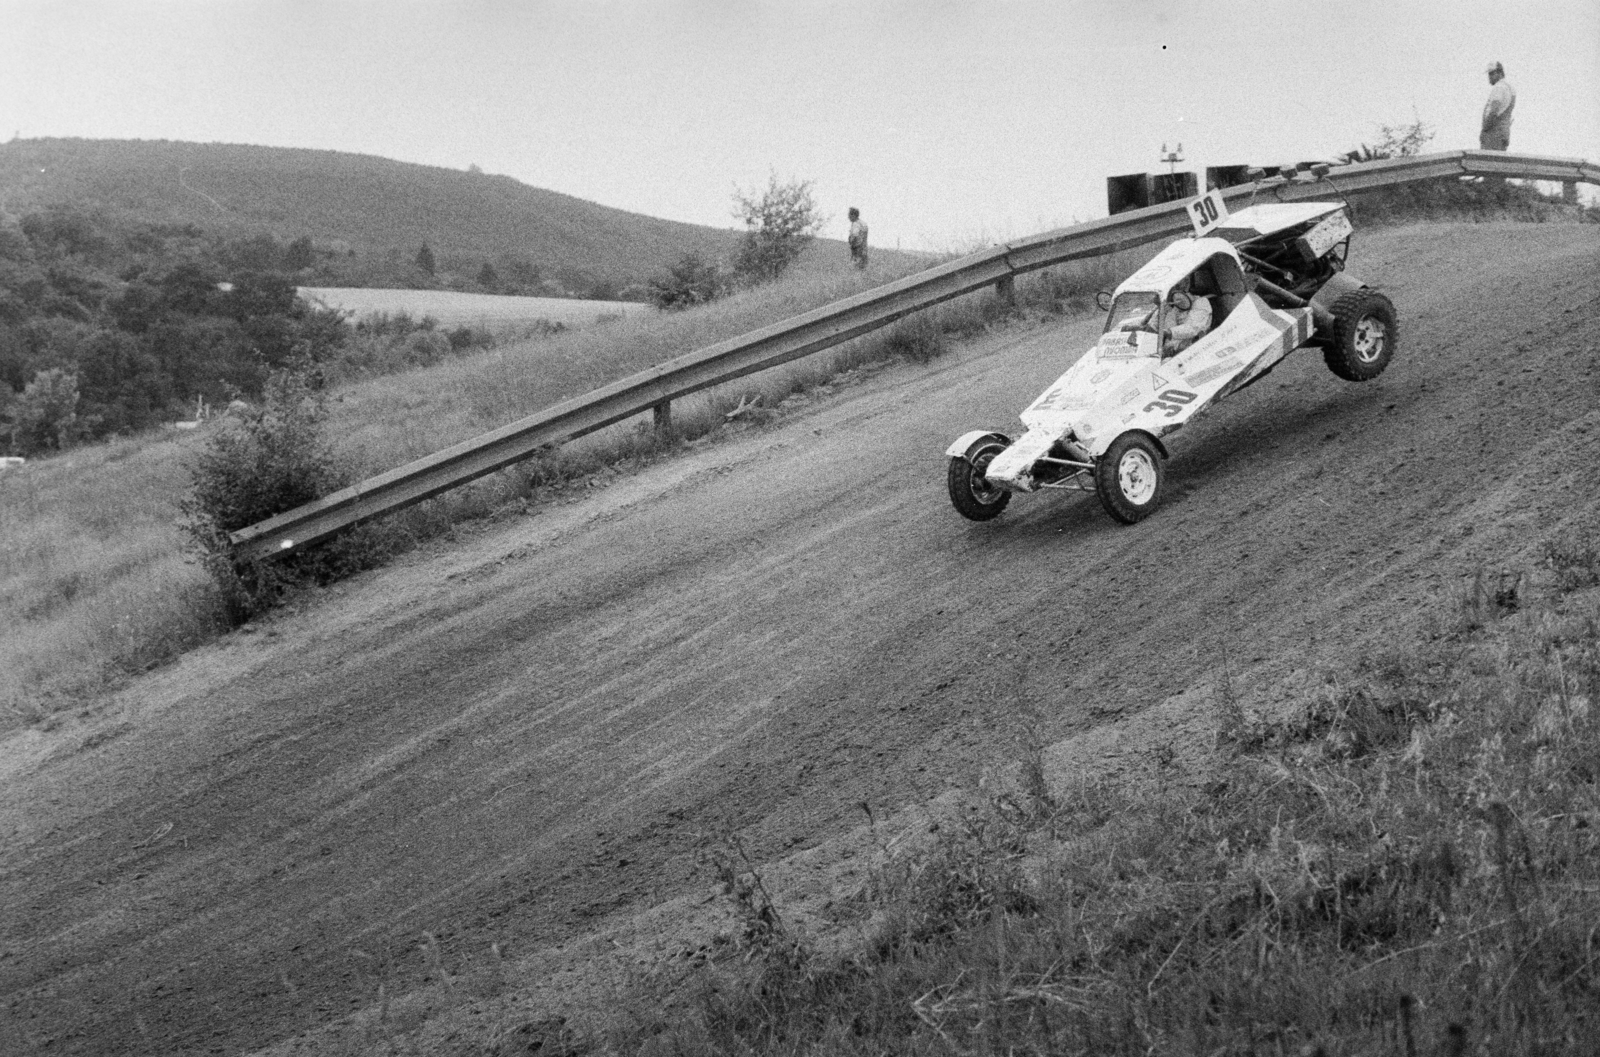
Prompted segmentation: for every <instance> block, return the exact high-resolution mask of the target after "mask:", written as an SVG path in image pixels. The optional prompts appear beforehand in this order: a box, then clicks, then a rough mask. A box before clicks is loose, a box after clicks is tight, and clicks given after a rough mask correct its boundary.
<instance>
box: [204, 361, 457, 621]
mask: <svg viewBox="0 0 1600 1057" xmlns="http://www.w3.org/2000/svg"><path fill="white" fill-rule="evenodd" d="M440 340H441V341H442V340H443V339H442V338H441V339H440ZM324 417H325V408H324V405H323V397H322V394H321V392H320V391H319V390H318V389H317V388H316V387H315V386H314V385H313V383H312V380H311V378H310V377H309V372H307V371H306V370H303V369H302V370H284V371H279V372H278V373H276V374H274V375H273V376H272V378H271V379H270V380H269V381H268V383H267V388H266V395H265V399H264V400H263V402H262V403H261V404H260V405H258V406H254V407H246V408H244V409H243V410H242V411H235V412H232V413H230V415H229V418H228V419H227V420H226V421H225V422H224V424H223V425H221V426H220V427H218V428H217V431H216V432H215V433H214V434H213V435H212V436H211V438H210V440H209V442H208V443H207V445H206V447H205V449H204V450H203V451H202V452H201V453H200V457H199V459H198V460H197V461H196V463H195V464H194V466H193V468H192V474H193V486H192V488H191V490H190V492H189V495H188V496H186V497H185V498H184V499H183V500H181V501H180V503H179V508H180V510H181V511H182V513H183V516H184V520H183V529H184V532H185V534H186V535H187V536H188V537H189V544H190V546H189V550H190V551H191V553H193V554H195V555H196V556H197V557H198V559H199V562H200V564H201V565H202V566H203V567H204V568H205V570H206V571H207V572H208V573H209V574H210V575H211V577H212V579H213V580H214V581H215V582H216V584H217V587H218V588H219V589H220V591H221V594H222V602H223V605H224V607H225V608H226V610H227V614H228V618H229V620H230V621H231V622H233V623H235V624H239V623H243V622H244V621H245V620H247V619H249V618H250V616H252V615H253V614H254V613H256V612H259V611H260V610H262V609H265V608H268V607H270V606H271V605H273V604H274V603H276V602H277V601H278V600H279V598H280V597H281V596H282V595H283V593H284V591H286V590H287V589H288V588H290V587H293V586H295V585H296V584H301V583H311V582H325V581H327V580H331V579H334V578H336V577H338V576H341V575H345V574H347V573H350V572H354V571H355V570H357V569H360V568H363V567H365V566H367V565H369V564H371V562H372V561H374V560H376V559H378V558H379V557H381V554H379V553H377V552H378V551H380V550H381V549H382V548H381V547H378V546H376V545H375V544H376V537H375V536H374V535H373V533H372V532H371V530H367V529H358V530H356V531H355V532H354V533H347V534H344V535H341V536H338V537H335V538H334V539H332V540H329V541H328V542H326V543H323V544H320V545H317V546H313V547H308V548H305V549H304V550H303V551H296V552H295V553H294V554H293V555H290V556H289V557H288V558H287V559H286V560H284V561H256V562H241V561H237V560H235V557H234V554H233V549H232V546H231V544H230V543H229V540H228V535H229V533H231V532H235V531H237V530H239V529H242V528H245V527H247V526H249V525H254V524H257V523H258V522H261V521H265V520H266V519H267V518H270V517H272V516H274V515H276V514H281V513H283V512H284V511H286V510H292V509H294V508H295V507H297V506H301V505H302V504H305V503H309V502H311V501H312V500H314V499H317V498H320V497H321V496H324V495H327V494H328V493H329V492H332V491H334V490H336V489H339V488H342V487H344V486H345V485H346V484H348V483H350V480H351V478H352V474H351V473H350V472H349V471H348V470H347V469H346V468H344V467H342V466H341V465H340V464H339V462H338V460H337V459H335V457H334V455H333V452H332V450H331V449H330V448H329V447H328V445H327V443H326V442H325V441H324V440H323V438H322V421H323V418H324Z"/></svg>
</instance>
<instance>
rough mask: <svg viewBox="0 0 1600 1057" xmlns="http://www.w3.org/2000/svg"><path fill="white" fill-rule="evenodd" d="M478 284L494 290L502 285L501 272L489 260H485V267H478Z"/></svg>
mask: <svg viewBox="0 0 1600 1057" xmlns="http://www.w3.org/2000/svg"><path fill="white" fill-rule="evenodd" d="M478 285H479V286H481V287H483V288H484V289H485V290H493V289H495V288H496V287H498V286H499V285H500V273H499V272H497V271H495V270H494V265H492V264H490V263H489V262H488V261H484V262H483V267H482V268H479V269H478Z"/></svg>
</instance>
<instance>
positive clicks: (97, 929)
mask: <svg viewBox="0 0 1600 1057" xmlns="http://www.w3.org/2000/svg"><path fill="white" fill-rule="evenodd" d="M1352 256H1353V258H1354V259H1353V260H1352V261H1351V268H1352V271H1353V272H1354V273H1355V274H1358V275H1361V276H1362V277H1363V278H1366V279H1368V280H1369V281H1371V282H1374V283H1377V284H1380V285H1381V286H1382V288H1383V289H1384V291H1385V292H1386V293H1388V294H1389V296H1390V297H1392V298H1393V299H1394V301H1395V303H1396V305H1397V306H1398V307H1399V312H1400V318H1401V327H1402V337H1401V342H1400V351H1399V354H1398V356H1397V357H1396V359H1395V361H1394V363H1393V365H1392V366H1391V367H1390V368H1389V370H1388V371H1387V372H1386V373H1385V374H1384V375H1383V376H1382V377H1381V378H1379V379H1378V380H1376V381H1373V382H1370V383H1366V384H1363V385H1356V384H1351V383H1346V382H1341V381H1339V380H1338V379H1336V378H1334V377H1333V375H1332V374H1331V373H1330V372H1329V371H1328V370H1327V368H1326V367H1325V366H1324V364H1323V362H1322V359H1321V357H1320V355H1318V354H1317V353H1315V352H1314V351H1310V352H1301V353H1296V354H1295V355H1293V356H1291V357H1290V359H1289V360H1288V361H1286V362H1285V364H1284V365H1283V366H1282V367H1280V368H1279V369H1278V370H1277V371H1276V372H1275V373H1274V374H1273V375H1272V376H1271V377H1270V378H1268V379H1266V380H1265V381H1263V382H1262V383H1261V384H1259V385H1257V386H1254V387H1252V388H1251V389H1249V390H1248V391H1246V392H1245V393H1242V394H1240V395H1239V396H1238V397H1236V398H1235V399H1234V400H1232V401H1230V402H1229V403H1228V404H1226V405H1224V406H1222V407H1220V408H1219V409H1218V410H1217V411H1216V412H1214V413H1213V414H1211V415H1209V416H1207V417H1206V418H1204V419H1202V420H1200V421H1199V422H1197V423H1195V424H1194V425H1193V426H1191V427H1189V428H1188V429H1186V430H1185V431H1184V432H1183V433H1182V434H1181V435H1179V436H1178V437H1177V438H1175V440H1174V442H1173V445H1172V447H1173V453H1174V457H1173V459H1172V460H1171V461H1170V463H1169V464H1168V467H1167V469H1168V472H1169V473H1170V475H1171V477H1170V481H1171V492H1170V496H1169V499H1168V502H1167V504H1166V505H1164V506H1163V508H1162V509H1161V510H1160V511H1159V512H1158V513H1157V514H1156V515H1155V516H1154V517H1152V518H1150V519H1149V520H1147V521H1145V522H1142V523H1140V524H1138V525H1135V526H1120V525H1117V524H1114V523H1113V522H1111V521H1110V519H1108V518H1107V517H1106V516H1105V515H1104V514H1103V513H1102V511H1101V510H1100V507H1099V504H1098V503H1097V502H1096V501H1095V499H1094V498H1093V497H1092V496H1087V495H1081V496H1074V495H1065V496H1056V495H1043V496H1033V497H1025V498H1022V499H1019V500H1018V501H1017V502H1015V503H1013V504H1012V506H1011V508H1010V509H1009V510H1008V511H1007V512H1006V513H1005V515H1003V516H1002V517H1001V518H999V519H998V520H996V521H994V522H991V523H986V524H981V525H979V524H972V523H969V522H965V521H963V520H962V519H961V518H960V517H959V516H958V515H956V513H955V512H954V511H953V510H951V509H950V506H949V501H948V499H947V498H946V495H945V485H944V475H945V457H944V449H945V446H946V445H947V444H948V443H949V441H950V440H951V439H952V438H953V437H955V436H957V435H958V434H959V433H961V432H963V431H965V430H967V429H971V428H979V427H992V428H1000V429H1007V428H1015V425H1016V416H1017V413H1018V411H1019V410H1020V409H1021V408H1022V407H1024V406H1026V405H1027V404H1028V402H1030V401H1031V400H1032V399H1033V398H1034V397H1036V396H1037V395H1038V393H1039V392H1041V391H1042V390H1043V389H1044V388H1045V387H1046V386H1047V385H1048V383H1049V382H1050V381H1052V380H1053V379H1054V378H1055V377H1056V376H1057V375H1058V374H1059V373H1060V372H1061V371H1062V370H1064V369H1065V367H1066V366H1067V365H1068V364H1069V363H1070V362H1071V361H1072V360H1073V359H1074V358H1076V357H1077V356H1078V355H1081V353H1082V351H1083V350H1084V349H1085V348H1086V347H1087V344H1088V343H1089V342H1090V341H1092V340H1093V337H1094V335H1095V333H1096V332H1097V330H1098V328H1099V321H1098V320H1097V319H1092V318H1083V319H1079V320H1076V321H1071V322H1067V323H1064V324H1062V325H1059V326H1051V327H1047V328H1041V329H1038V330H1032V331H1013V332H1001V333H997V334H994V335H991V336H990V337H988V338H985V339H983V340H980V341H978V342H975V343H973V344H971V345H970V346H967V347H964V348H961V349H959V350H957V351H956V352H955V353H953V354H952V355H950V356H948V357H946V358H943V359H940V360H937V361H935V362H934V363H933V365H931V366H929V367H925V368H923V367H914V366H909V365H906V366H898V367H895V368H892V369H889V370H885V371H883V372H880V373H878V374H876V375H874V376H873V377H872V378H871V379H870V380H868V381H866V382H864V383H863V384H861V385H859V386H856V387H853V388H849V389H846V390H844V391H842V392H840V393H838V394H836V395H834V396H832V397H829V398H826V399H822V400H818V401H816V402H814V403H812V404H811V405H809V407H808V408H807V409H805V410H802V411H800V412H798V413H795V414H793V415H791V416H789V417H788V418H786V419H783V420H781V421H780V424H779V425H778V426H777V427H775V428H770V429H753V430H750V431H747V432H745V433H743V434H740V435H737V436H735V437H733V438H731V439H729V440H727V441H725V442H721V443H713V444H706V445H700V446H697V447H695V448H694V449H692V450H689V451H687V452H685V453H684V454H683V455H682V456H680V457H677V458H674V459H672V460H669V461H667V462H664V463H661V464H658V465H656V466H653V467H650V468H648V469H647V470H645V471H644V472H641V473H639V474H637V475H632V476H622V477H620V478H617V479H615V480H614V483H611V484H610V485H609V486H608V487H605V488H602V489H597V490H596V491H595V492H594V493H593V494H591V495H590V496H588V497H587V498H584V499H582V500H580V501H576V502H572V503H567V504H555V505H551V506H548V507H544V508H536V510H537V511H538V512H537V513H535V514H534V515H533V516H530V517H516V518H513V519H510V520H509V521H507V522H505V523H503V524H500V525H495V526H490V527H488V528H486V529H485V530H484V531H483V532H481V533H479V534H476V535H469V538H468V539H466V540H465V541H463V542H462V543H461V544H460V546H459V547H458V548H457V549H455V550H450V551H445V550H442V549H439V548H435V549H433V550H431V551H425V552H418V553H416V554H414V555H411V556H409V557H407V558H406V559H404V560H402V561H401V562H398V563H397V564H395V565H394V566H392V567H390V568H387V569H382V570H378V571H377V572H375V573H371V574H366V575H364V576H362V577H359V578H357V579H356V580H354V581H352V582H350V583H348V584H346V585H343V586H341V587H340V588H338V589H337V590H336V591H328V592H325V593H324V594H323V596H322V598H321V600H320V601H319V602H318V603H317V604H315V605H312V606H309V607H308V608H306V609H305V610H304V611H302V612H299V613H297V614H288V613H286V614H282V615H281V616H279V617H278V618H276V619H274V620H272V621H270V622H268V623H267V624H266V626H265V627H263V628H261V629H259V630H257V631H255V632H254V633H252V634H237V635H231V636H229V637H228V638H227V639H226V640H224V641H222V642H219V643H217V644H215V645H212V646H207V647H205V648H202V649H199V650H196V651H194V652H193V653H191V654H190V655H188V656H186V657H184V658H183V659H182V660H180V661H179V662H177V663H176V664H174V665H172V666H170V667H169V668H167V669H165V670H162V671H159V672H155V673H152V674H151V675H149V676H147V677H145V678H143V679H141V680H139V681H138V682H137V683H135V684H134V685H133V686H131V687H129V688H128V689H127V690H126V691H125V692H123V693H121V694H119V695H117V696H116V697H114V698H111V699H109V700H107V701H105V702H103V703H102V704H100V705H99V706H97V707H96V708H95V709H90V710H87V714H85V715H80V716H74V717H71V719H70V720H69V721H67V722H64V723H62V724H61V725H60V726H59V727H57V728H55V729H53V730H43V729H40V728H38V727H33V728H28V729H25V730H19V731H14V732H11V733H10V734H8V735H6V737H5V739H4V741H3V742H0V782H3V783H4V788H5V790H6V796H5V799H4V801H3V802H0V834H4V836H5V839H6V851H5V853H4V855H5V858H4V866H3V869H0V903H3V905H5V906H7V907H11V908H22V912H20V913H13V914H8V915H6V916H5V918H4V920H3V921H0V950H3V951H4V952H5V953H6V955H7V956H6V957H5V958H4V959H0V1017H3V1018H4V1020H3V1023H0V1026H3V1029H4V1031H3V1033H0V1040H4V1045H0V1049H3V1050H4V1051H5V1052H7V1053H13V1052H14V1053H17V1054H32V1053H46V1052H48V1053H51V1054H55V1053H76V1054H112V1053H116V1054H173V1053H184V1052H204V1051H206V1050H208V1049H215V1050H217V1051H218V1052H224V1053H245V1052H252V1051H256V1050H260V1049H262V1048H264V1047H268V1046H272V1045H274V1044H280V1043H284V1042H286V1040H290V1039H295V1038H298V1037H301V1036H304V1035H307V1034H309V1033H314V1032H318V1031H324V1030H331V1029H337V1028H338V1026H339V1025H341V1024H346V1023H351V1022H353V1020H352V1018H356V1017H358V1016H363V1015H371V1013H372V1011H373V1009H374V1008H376V1005H377V1003H378V1001H379V992H378V985H379V983H382V984H383V986H384V988H385V991H384V994H385V995H387V996H395V995H402V994H404V993H406V992H408V991H420V990H422V989H424V988H425V987H426V986H427V985H426V977H427V975H428V971H429V965H428V962H427V959H426V958H425V957H424V956H423V955H422V954H421V953H419V949H420V948H419V946H418V945H419V942H420V939H419V938H420V937H422V935H423V934H424V933H427V934H428V935H429V936H431V937H433V940H432V942H433V943H435V944H436V945H437V950H438V951H440V952H442V953H441V955H440V956H441V957H443V958H444V959H446V960H447V964H449V965H451V966H454V967H456V970H455V971H458V972H461V973H466V972H468V971H470V970H471V969H472V968H473V967H474V966H478V965H482V964H487V962H486V959H488V958H489V956H490V955H489V952H490V951H491V950H493V951H496V952H503V953H504V954H505V957H506V959H507V960H508V965H509V968H508V969H507V970H506V972H507V974H508V976H509V977H510V978H513V979H515V978H517V974H518V973H519V972H521V971H523V970H522V969H521V968H520V967H521V966H525V965H530V964H533V962H534V960H535V959H538V958H540V957H541V956H543V955H546V954H548V953H549V952H552V951H560V950H565V949H568V948H569V947H571V945H573V944H575V943H578V942H581V941H582V940H583V939H584V938H585V937H588V936H591V935H593V934H594V933H595V932H596V931H597V930H599V929H601V928H602V927H604V926H605V925H607V924H608V923H613V922H616V921H618V920H623V919H627V918H630V917H632V916H633V915H636V914H639V913H641V912H643V911H645V910H647V909H649V908H650V907H653V906H657V905H659V904H661V903H663V902H666V901H668V900H671V899H673V898H676V897H679V896H682V895H684V894H685V893H691V892H696V891H698V892H701V893H704V892H705V891H706V889H707V887H708V884H709V879H708V878H707V876H706V874H705V872H704V869H703V866H702V865H701V862H700V860H699V858H698V852H699V851H700V850H701V849H702V848H703V846H704V840H705V836H706V834H716V833H726V832H730V831H731V832H737V833H740V834H741V835H742V836H743V839H744V842H745V845H746V847H747V848H748V849H749V851H750V854H751V855H752V857H753V858H754V859H755V860H756V861H757V862H772V861H777V860H781V859H783V858H785V857H786V856H791V855H793V854H795V853H797V852H800V851H803V850H805V849H814V848H817V847H820V846H822V845H824V844H825V843H826V842H827V841H829V840H830V839H831V838H834V837H836V836H838V835H840V834H842V833H846V832H849V831H850V830H852V829H853V828H855V827H856V826H858V825H859V824H860V823H861V821H862V818H863V814H862V810H861V804H862V803H868V804H871V805H872V806H873V808H874V809H875V810H877V811H879V812H880V814H882V813H886V812H890V811H893V810H895V809H896V808H899V807H903V806H908V805H913V804H918V803H922V802H925V801H927V800H928V799H930V798H932V797H934V796H936V795H938V794H940V793H941V792H943V791H945V790H947V789H949V788H951V787H952V786H956V785H962V784H970V783H972V782H973V781H974V780H975V778H976V776H977V775H978V774H979V773H981V772H982V771H983V770H984V769H985V768H991V767H997V766H1003V765H1004V764H1005V763H1006V762H1007V761H1008V760H1011V759H1014V758H1015V754H1016V746H1017V744H1018V741H1019V739H1020V738H1021V737H1022V736H1023V735H1024V733H1026V732H1029V731H1031V732H1033V734H1036V735H1037V736H1038V737H1041V738H1042V739H1044V740H1045V741H1046V742H1047V743H1053V742H1057V741H1059V740H1061V739H1064V738H1067V737H1069V736H1072V735H1082V734H1084V733H1086V732H1092V731H1095V730H1097V729H1099V728H1101V727H1104V726H1106V725H1108V724H1109V723H1111V722H1113V718H1114V717H1117V716H1129V715H1137V714H1139V713H1141V712H1143V711H1145V710H1147V709H1150V708H1153V707H1158V706H1160V705H1161V704H1162V703H1163V702H1171V701H1173V700H1174V699H1176V698H1178V697H1179V696H1181V695H1183V694H1185V693H1193V694H1195V697H1196V699H1201V698H1203V696H1204V695H1203V693H1201V692H1199V691H1198V690H1197V688H1201V689H1203V688H1204V687H1206V686H1209V685H1210V683H1211V681H1212V680H1213V679H1214V678H1215V676H1216V673H1217V672H1219V671H1221V669H1222V666H1224V665H1225V664H1226V665H1228V667H1229V673H1230V678H1231V680H1232V681H1233V686H1234V687H1235V688H1236V691H1237V693H1238V694H1239V695H1240V697H1241V699H1242V700H1245V701H1247V702H1249V701H1253V700H1257V699H1260V698H1261V697H1262V696H1271V695H1272V694H1273V693H1275V692H1277V688H1278V687H1280V686H1281V685H1282V682H1283V680H1284V679H1286V678H1287V677H1288V676H1290V675H1292V674H1294V673H1297V672H1302V671H1304V670H1306V669H1311V668H1315V667H1317V666H1319V665H1328V666H1338V665H1343V664H1350V663H1354V662H1355V661H1356V660H1357V659H1359V658H1360V657H1361V656H1362V655H1363V654H1364V653H1365V652H1366V651H1368V650H1370V649H1371V648H1372V647H1373V646H1375V645H1376V644H1381V643H1382V642H1385V641H1388V640H1391V639H1393V638H1395V637H1396V636H1400V635H1403V634H1406V633H1409V632H1410V631H1411V630H1412V629H1414V628H1415V627H1416V625H1417V622H1418V620H1419V616H1420V614H1421V613H1422V612H1423V610H1424V607H1426V606H1428V605H1431V604H1433V602H1432V600H1434V599H1437V598H1439V597H1441V595H1448V592H1449V590H1450V589H1451V587H1452V585H1453V584H1456V583H1458V582H1460V580H1461V579H1462V578H1463V577H1467V578H1470V576H1471V575H1472V573H1473V572H1474V570H1477V569H1482V568H1484V567H1485V566H1493V565H1494V564H1496V563H1502V562H1510V561H1513V560H1516V559H1517V557H1518V555H1519V554H1520V553H1521V549H1522V548H1525V547H1527V546H1529V545H1530V544H1529V543H1528V541H1529V540H1530V539H1532V538H1534V536H1533V534H1532V533H1531V532H1530V531H1529V527H1530V526H1531V525H1539V526H1549V525H1554V524H1559V523H1561V522H1562V521H1563V519H1566V518H1570V517H1576V516H1579V515H1580V514H1587V513H1589V512H1591V511H1592V510H1593V508H1595V507H1596V506H1597V505H1600V482H1597V480H1596V478H1597V477H1600V469H1596V467H1600V429H1597V428H1595V421H1596V416H1597V414H1600V413H1597V412H1596V411H1595V407H1594V393H1595V376H1594V371H1595V369H1596V367H1595V364H1594V350H1595V348H1597V347H1600V312H1597V311H1596V309H1597V308H1600V304H1597V302H1596V296H1597V294H1596V291H1597V290H1600V228H1596V227H1593V226H1579V225H1531V224H1530V225H1517V224H1481V225H1474V224H1452V225H1420V226H1413V227H1408V228H1400V229H1393V230H1387V231H1381V232H1374V233H1368V234H1365V235H1363V236H1362V237H1361V238H1360V239H1358V240H1357V242H1356V244H1355V246H1354V249H1353V253H1352ZM1224 641H1226V642H1228V643H1233V644H1234V645H1233V646H1232V648H1230V650H1229V652H1228V653H1227V654H1226V655H1224V653H1223V652H1222V649H1221V645H1220V644H1221V643H1223V642H1224ZM1051 758H1052V759H1055V758H1056V757H1051ZM1052 777H1053V778H1054V779H1055V780H1057V781H1059V782H1070V781H1072V780H1073V776H1072V775H1071V774H1068V773H1060V772H1057V773H1054V774H1053V775H1052ZM623 953H625V954H628V955H629V957H630V961H629V962H627V963H624V962H621V961H619V962H618V965H617V966H616V975H618V976H619V977H620V976H621V975H622V974H623V973H624V972H625V971H638V970H637V966H636V965H635V964H634V963H632V961H631V952H623ZM385 1008H387V1007H385ZM47 1040H50V1041H48V1042H47ZM280 1052H288V1050H287V1049H285V1050H282V1051H280Z"/></svg>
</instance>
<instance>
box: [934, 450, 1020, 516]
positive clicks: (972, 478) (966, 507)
mask: <svg viewBox="0 0 1600 1057" xmlns="http://www.w3.org/2000/svg"><path fill="white" fill-rule="evenodd" d="M1005 450H1006V445H1005V444H1004V443H1002V442H1000V441H998V440H993V441H987V442H985V443H984V444H982V445H981V446H979V448H978V449H977V450H976V451H973V452H970V453H968V454H967V455H966V456H961V455H955V456H951V458H950V473H949V475H948V477H947V479H946V483H947V484H948V485H949V487H950V503H951V505H953V506H954V507H955V508H956V511H957V512H958V513H960V514H961V516H962V517H964V518H967V519H969V520H971V521H988V520H989V519H990V518H995V517H999V516H1000V511H1002V510H1004V509H1005V508H1006V504H1007V503H1009V502H1011V493H1010V492H1008V491H1006V490H1005V489H1004V488H1001V487H1000V486H999V485H995V484H990V483H989V479H988V478H987V477H985V476H984V475H983V472H984V471H985V470H987V469H988V468H989V464H990V463H991V462H994V457H995V456H996V455H999V454H1000V453H1001V452H1003V451H1005Z"/></svg>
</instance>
